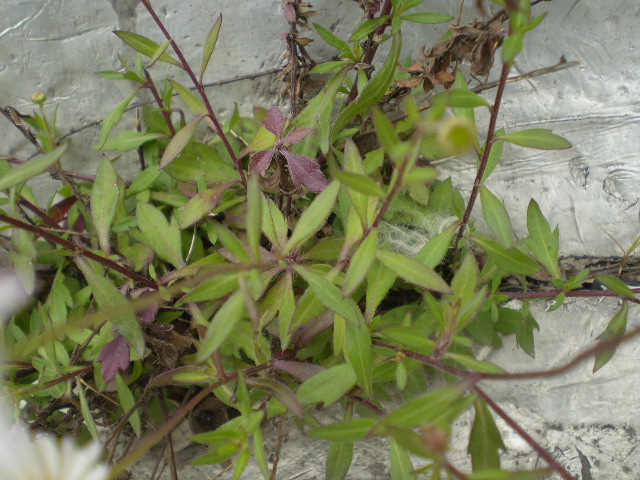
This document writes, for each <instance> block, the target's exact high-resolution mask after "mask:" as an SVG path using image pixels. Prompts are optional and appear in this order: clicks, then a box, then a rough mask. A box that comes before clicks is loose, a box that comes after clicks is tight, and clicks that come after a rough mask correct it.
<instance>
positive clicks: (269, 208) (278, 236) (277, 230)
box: [262, 197, 288, 250]
mask: <svg viewBox="0 0 640 480" xmlns="http://www.w3.org/2000/svg"><path fill="white" fill-rule="evenodd" d="M287 231H288V227H287V221H286V220H285V218H284V215H283V214H282V212H281V211H280V209H279V208H278V206H277V205H276V204H275V202H274V201H273V200H271V199H270V198H267V197H263V199H262V233H264V235H265V236H266V237H267V238H268V239H269V241H270V242H271V244H272V245H273V246H274V247H276V248H277V250H281V249H282V247H284V246H285V244H286V243H287Z"/></svg>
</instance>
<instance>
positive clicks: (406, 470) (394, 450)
mask: <svg viewBox="0 0 640 480" xmlns="http://www.w3.org/2000/svg"><path fill="white" fill-rule="evenodd" d="M389 451H390V456H391V480H415V479H416V474H415V472H414V470H413V464H412V463H411V458H410V457H409V454H408V453H407V451H406V450H405V449H404V448H402V446H401V445H400V444H399V443H398V441H397V440H396V439H395V438H393V437H389Z"/></svg>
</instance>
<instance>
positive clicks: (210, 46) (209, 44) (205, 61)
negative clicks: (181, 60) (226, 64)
mask: <svg viewBox="0 0 640 480" xmlns="http://www.w3.org/2000/svg"><path fill="white" fill-rule="evenodd" d="M221 26H222V14H220V15H218V18H217V20H216V21H215V23H214V24H213V27H211V30H210V31H209V35H207V39H206V40H205V42H204V51H203V53H202V67H201V68H200V79H201V80H202V77H203V75H204V72H205V71H206V70H207V67H208V66H209V60H210V59H211V54H213V50H214V49H215V48H216V43H217V42H218V35H219V34H220V27H221Z"/></svg>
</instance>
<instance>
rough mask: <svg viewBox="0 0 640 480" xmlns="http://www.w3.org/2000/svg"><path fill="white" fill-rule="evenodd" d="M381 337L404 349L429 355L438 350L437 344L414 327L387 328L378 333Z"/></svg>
mask: <svg viewBox="0 0 640 480" xmlns="http://www.w3.org/2000/svg"><path fill="white" fill-rule="evenodd" d="M378 333H379V334H380V335H382V336H384V337H386V338H388V339H389V340H392V341H393V342H395V343H397V344H399V345H400V346H401V347H402V348H407V347H408V348H409V349H411V350H416V351H418V352H420V353H424V354H427V355H429V354H430V353H431V352H433V351H434V350H435V348H436V342H434V341H433V340H431V339H430V338H428V337H426V336H425V334H424V333H422V332H420V331H419V330H417V329H415V328H413V327H404V326H400V325H398V326H392V327H385V328H383V329H381V330H380V331H379V332H378Z"/></svg>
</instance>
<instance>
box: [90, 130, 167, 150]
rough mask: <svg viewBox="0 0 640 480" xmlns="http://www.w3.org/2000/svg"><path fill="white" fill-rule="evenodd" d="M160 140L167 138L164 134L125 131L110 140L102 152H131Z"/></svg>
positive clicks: (105, 143) (103, 146)
mask: <svg viewBox="0 0 640 480" xmlns="http://www.w3.org/2000/svg"><path fill="white" fill-rule="evenodd" d="M159 138H165V135H164V134H162V133H143V132H136V131H133V130H125V131H122V132H120V133H118V135H117V136H115V137H112V138H108V139H107V141H106V142H104V145H102V150H114V151H116V152H129V151H131V150H135V149H136V148H138V147H141V146H142V145H144V144H145V143H147V142H151V141H152V140H157V139H159Z"/></svg>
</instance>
